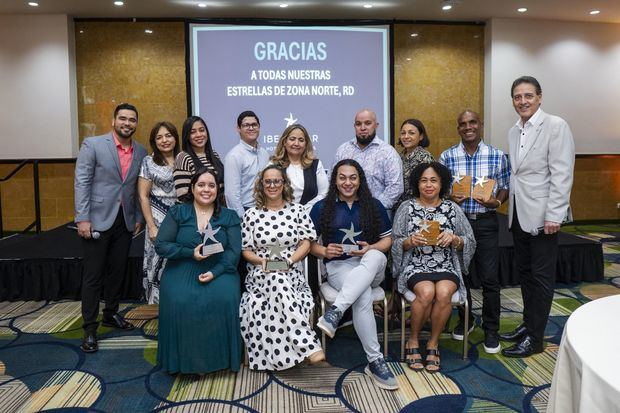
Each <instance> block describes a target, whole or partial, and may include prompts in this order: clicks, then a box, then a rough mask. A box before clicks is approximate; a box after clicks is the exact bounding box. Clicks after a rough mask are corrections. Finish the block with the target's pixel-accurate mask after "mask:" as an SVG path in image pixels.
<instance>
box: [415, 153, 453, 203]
mask: <svg viewBox="0 0 620 413" xmlns="http://www.w3.org/2000/svg"><path fill="white" fill-rule="evenodd" d="M428 168H433V169H434V170H435V172H437V175H439V179H440V180H441V189H440V190H439V197H440V198H445V197H446V196H447V195H448V194H449V193H450V187H451V186H452V173H451V172H450V170H449V169H448V168H447V167H446V166H444V165H442V164H440V163H439V162H436V161H434V162H423V163H421V164H419V165H418V166H416V167H415V169H414V170H413V172H411V176H410V177H409V187H410V188H411V193H412V194H413V196H414V197H415V198H417V197H419V196H420V187H419V184H420V179H421V178H422V174H423V173H424V171H426V170H427V169H428Z"/></svg>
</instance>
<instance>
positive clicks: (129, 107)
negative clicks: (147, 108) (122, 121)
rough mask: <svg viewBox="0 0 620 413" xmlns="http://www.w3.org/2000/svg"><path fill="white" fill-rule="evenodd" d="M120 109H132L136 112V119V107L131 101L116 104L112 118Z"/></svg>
mask: <svg viewBox="0 0 620 413" xmlns="http://www.w3.org/2000/svg"><path fill="white" fill-rule="evenodd" d="M121 110H133V111H134V112H136V120H137V119H138V109H136V107H135V106H134V105H132V104H131V103H121V104H120V105H118V106H117V107H116V108H115V109H114V118H116V115H118V112H120V111H121Z"/></svg>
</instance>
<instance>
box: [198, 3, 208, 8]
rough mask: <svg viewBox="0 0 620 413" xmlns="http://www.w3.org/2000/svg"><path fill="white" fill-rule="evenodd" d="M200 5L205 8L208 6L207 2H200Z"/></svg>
mask: <svg viewBox="0 0 620 413" xmlns="http://www.w3.org/2000/svg"><path fill="white" fill-rule="evenodd" d="M198 7H200V8H203V9H204V8H205V7H207V3H198Z"/></svg>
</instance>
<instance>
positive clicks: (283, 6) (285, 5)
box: [280, 3, 288, 9]
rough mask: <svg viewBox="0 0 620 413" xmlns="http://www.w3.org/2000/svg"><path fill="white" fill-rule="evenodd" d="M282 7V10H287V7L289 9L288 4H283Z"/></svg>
mask: <svg viewBox="0 0 620 413" xmlns="http://www.w3.org/2000/svg"><path fill="white" fill-rule="evenodd" d="M280 7H281V8H283V9H285V8H287V7H288V4H286V3H282V4H280Z"/></svg>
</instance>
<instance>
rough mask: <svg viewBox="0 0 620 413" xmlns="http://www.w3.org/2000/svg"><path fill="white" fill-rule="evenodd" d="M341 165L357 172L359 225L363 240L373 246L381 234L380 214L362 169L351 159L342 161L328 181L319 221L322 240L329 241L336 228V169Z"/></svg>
mask: <svg viewBox="0 0 620 413" xmlns="http://www.w3.org/2000/svg"><path fill="white" fill-rule="evenodd" d="M343 165H347V166H352V167H354V168H355V169H356V170H357V176H358V177H359V182H360V186H359V188H358V189H357V201H358V202H359V205H360V225H361V226H362V233H363V236H364V240H365V241H366V242H368V243H369V244H374V243H375V242H377V241H379V235H380V233H381V232H380V228H379V223H380V222H381V214H380V211H379V209H378V208H377V204H376V202H377V201H376V200H375V199H374V198H373V197H372V194H371V193H370V188H368V182H367V181H366V174H365V173H364V169H362V167H361V165H360V164H359V163H357V161H355V160H353V159H343V160H341V161H340V162H338V163H337V164H336V165H335V166H334V168H333V169H332V176H331V178H330V180H329V190H328V191H327V196H326V197H325V201H323V208H322V210H321V218H320V221H319V223H320V227H321V234H322V236H323V240H324V241H325V240H327V239H329V238H330V235H331V233H332V231H335V230H336V228H333V223H334V219H335V214H336V202H338V194H339V192H338V187H337V186H336V180H337V179H338V169H339V168H340V167H341V166H343Z"/></svg>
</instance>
